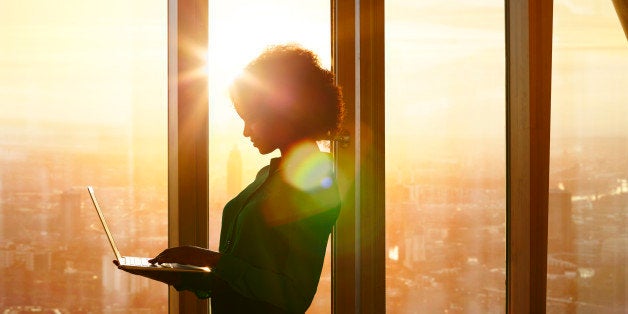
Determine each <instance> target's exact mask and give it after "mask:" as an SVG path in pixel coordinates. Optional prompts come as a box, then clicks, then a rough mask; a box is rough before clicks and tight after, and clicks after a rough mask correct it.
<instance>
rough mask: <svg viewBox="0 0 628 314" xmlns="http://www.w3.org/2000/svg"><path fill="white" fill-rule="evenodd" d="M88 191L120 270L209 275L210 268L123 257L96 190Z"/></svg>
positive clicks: (144, 258)
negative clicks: (99, 203)
mask: <svg viewBox="0 0 628 314" xmlns="http://www.w3.org/2000/svg"><path fill="white" fill-rule="evenodd" d="M87 191H88V192H89V196H90V198H91V199H92V203H93V204H94V207H95V208H96V212H97V213H98V218H100V222H101V224H102V226H103V228H104V229H105V234H107V239H108V240H109V244H110V245H111V249H112V250H113V254H114V255H115V257H116V261H117V262H118V268H120V269H123V270H126V271H129V272H138V271H139V272H141V273H147V272H148V273H150V272H153V271H155V272H164V271H166V272H185V273H208V272H210V271H211V270H210V268H209V267H199V266H194V265H185V264H177V263H162V264H151V263H149V262H148V260H150V258H149V257H134V256H122V255H121V254H120V251H119V250H118V247H117V246H116V242H115V241H114V240H113V236H112V235H111V232H110V231H109V227H108V226H107V222H106V221H105V216H104V215H103V213H102V210H101V209H100V205H98V201H97V200H96V193H95V192H94V188H93V187H92V186H88V187H87Z"/></svg>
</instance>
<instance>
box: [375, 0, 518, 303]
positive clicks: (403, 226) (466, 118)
mask: <svg viewBox="0 0 628 314" xmlns="http://www.w3.org/2000/svg"><path fill="white" fill-rule="evenodd" d="M504 20H505V17H504V2H503V1H490V0H485V1H472V2H466V1H453V0H447V1H442V0H439V1H427V0H426V1H416V0H392V1H387V2H386V249H387V259H386V308H387V311H388V312H390V313H417V312H423V313H502V312H504V311H505V296H506V294H505V278H506V276H505V268H506V263H505V258H506V244H505V223H506V218H505V213H506V186H505V182H506V178H505V169H506V166H505V160H506V159H505V65H504V64H505V61H504V60H505V49H504V38H505V34H504V29H505V28H504Z"/></svg>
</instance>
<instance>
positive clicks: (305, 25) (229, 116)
mask: <svg viewBox="0 0 628 314" xmlns="http://www.w3.org/2000/svg"><path fill="white" fill-rule="evenodd" d="M293 2H294V3H293ZM293 2H290V1H285V0H271V1H263V2H262V1H260V2H250V1H247V2H246V3H244V2H242V1H238V0H233V1H214V2H212V4H211V5H210V8H209V21H208V22H209V25H208V47H207V69H206V71H207V76H208V78H207V84H208V92H209V101H210V105H209V107H210V109H209V110H210V123H211V124H212V125H213V126H214V127H217V128H223V127H224V128H231V127H234V126H238V125H239V124H238V122H239V121H234V120H239V118H238V116H237V113H236V112H235V110H234V109H233V105H232V104H231V101H230V99H229V94H228V89H229V85H230V84H231V83H232V82H233V80H234V79H235V78H236V77H237V76H238V75H239V74H240V73H241V72H242V70H243V69H244V67H246V65H247V64H248V63H249V62H250V61H251V60H253V59H254V58H255V57H257V56H258V55H259V54H260V53H262V52H263V51H264V50H265V49H266V48H268V47H269V46H272V45H278V44H287V43H296V44H299V45H301V46H303V47H305V48H307V49H310V50H312V51H314V52H315V53H316V54H317V55H318V56H319V58H320V61H321V63H322V64H323V66H324V67H327V68H329V66H330V64H331V60H330V59H331V57H330V54H331V53H330V51H331V49H330V47H331V37H330V36H331V35H330V34H331V32H330V17H329V6H328V5H326V6H325V5H322V6H320V7H318V5H317V6H316V7H310V6H311V4H308V3H309V1H308V2H306V3H303V2H299V1H293ZM312 3H313V2H312ZM304 5H305V6H307V8H303V6H304ZM287 25H290V27H286V26H287Z"/></svg>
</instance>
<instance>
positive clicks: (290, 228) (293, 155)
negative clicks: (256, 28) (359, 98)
mask: <svg viewBox="0 0 628 314" xmlns="http://www.w3.org/2000/svg"><path fill="white" fill-rule="evenodd" d="M230 94H231V99H232V101H233V104H234V106H235V109H236V111H237V112H238V114H239V116H240V117H241V118H242V120H243V121H244V132H243V135H244V136H245V137H249V138H250V139H251V142H252V143H253V145H254V146H255V147H256V148H257V149H258V150H259V152H260V153H261V154H268V153H271V152H273V151H275V150H277V149H279V151H280V152H281V157H278V158H273V159H272V160H271V161H270V164H269V165H267V166H265V167H263V168H262V169H261V170H259V172H258V173H257V176H256V177H255V180H254V181H253V182H252V183H251V184H250V185H249V186H247V187H246V188H245V189H244V190H243V191H242V192H240V193H239V194H238V195H237V196H236V197H235V198H234V199H232V200H231V201H229V202H228V203H227V205H226V206H225V208H224V210H223V215H222V227H221V232H220V246H219V251H218V252H214V251H211V250H208V249H204V248H199V247H192V246H183V247H175V248H170V249H166V250H164V251H163V252H162V253H160V254H159V255H157V256H156V257H155V258H154V259H152V260H151V262H153V263H170V262H175V263H181V264H191V265H197V266H209V267H211V269H212V271H211V273H209V274H208V275H198V274H197V275H186V276H184V277H177V278H170V279H167V278H162V279H158V280H161V281H163V282H166V283H168V284H171V285H173V286H175V288H176V289H177V290H190V291H193V292H195V293H196V295H197V296H199V297H201V298H206V297H210V298H211V304H212V312H213V313H282V312H289V313H303V312H305V311H306V309H307V308H308V307H309V306H310V304H311V302H312V299H313V297H314V294H315V293H316V288H317V286H318V282H319V278H320V274H321V269H322V266H323V259H324V256H325V250H326V246H327V241H328V238H329V234H330V232H331V230H332V226H333V225H334V223H335V222H336V218H337V217H338V213H339V209H340V202H339V195H338V194H339V193H338V188H337V185H336V180H335V178H334V174H333V173H332V160H331V157H330V156H329V154H327V153H323V152H321V151H320V150H319V149H318V146H317V141H318V140H324V139H330V138H331V137H333V136H334V135H335V134H336V132H337V130H338V129H339V126H340V123H341V119H342V115H343V101H342V97H341V91H340V88H339V87H338V86H337V85H336V84H335V83H334V75H333V74H332V73H331V72H330V71H328V70H325V69H323V68H322V67H321V65H320V63H319V61H318V58H317V57H316V55H315V54H314V53H312V52H311V51H309V50H306V49H303V48H301V47H299V46H297V45H282V46H274V47H271V48H269V49H267V50H266V51H265V52H263V53H262V54H261V55H260V56H259V57H257V58H256V59H255V60H253V61H252V62H251V63H249V64H248V66H247V67H246V68H245V70H244V72H243V73H242V74H241V75H240V76H239V77H238V78H237V79H236V80H235V81H234V82H233V84H232V86H231V88H230Z"/></svg>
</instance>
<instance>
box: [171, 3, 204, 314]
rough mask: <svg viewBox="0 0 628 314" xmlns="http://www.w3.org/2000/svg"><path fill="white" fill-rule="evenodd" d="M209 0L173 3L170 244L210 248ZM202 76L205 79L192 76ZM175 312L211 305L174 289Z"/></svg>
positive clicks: (201, 311) (199, 309) (201, 309)
mask: <svg viewBox="0 0 628 314" xmlns="http://www.w3.org/2000/svg"><path fill="white" fill-rule="evenodd" d="M207 9H208V6H207V0H185V1H178V0H168V246H169V247H173V246H180V245H195V246H200V247H208V245H209V226H208V225H209V201H208V200H209V169H208V168H209V144H208V142H209V133H208V130H209V116H208V113H209V100H208V93H207V75H205V73H206V71H203V69H205V67H206V66H207V65H206V56H205V55H204V54H203V53H199V51H200V52H204V51H207V42H208V38H207V35H208V28H207V27H208V11H207ZM191 73H202V75H190V74H191ZM168 303H169V306H168V308H169V312H170V313H208V312H209V302H208V301H207V300H198V299H197V298H196V296H195V295H194V294H192V293H190V292H177V291H176V290H175V289H174V288H173V287H169V292H168Z"/></svg>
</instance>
